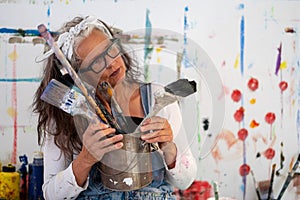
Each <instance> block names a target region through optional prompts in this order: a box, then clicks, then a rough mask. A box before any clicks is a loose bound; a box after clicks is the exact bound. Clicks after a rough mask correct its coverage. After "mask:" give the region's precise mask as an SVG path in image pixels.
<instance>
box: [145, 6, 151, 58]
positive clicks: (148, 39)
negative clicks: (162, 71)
mask: <svg viewBox="0 0 300 200" xmlns="http://www.w3.org/2000/svg"><path fill="white" fill-rule="evenodd" d="M149 14H150V10H149V9H147V11H146V24H145V26H146V33H145V47H144V50H145V53H144V60H146V59H147V57H148V54H149V53H150V51H149V49H150V48H149V46H150V43H151V32H152V24H151V21H150V18H149Z"/></svg>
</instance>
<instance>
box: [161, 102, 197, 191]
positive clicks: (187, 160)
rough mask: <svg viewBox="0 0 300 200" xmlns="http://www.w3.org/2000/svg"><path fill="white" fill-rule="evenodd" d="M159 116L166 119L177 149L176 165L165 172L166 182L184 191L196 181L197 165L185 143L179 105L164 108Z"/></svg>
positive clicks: (187, 143)
mask: <svg viewBox="0 0 300 200" xmlns="http://www.w3.org/2000/svg"><path fill="white" fill-rule="evenodd" d="M159 115H160V116H161V117H165V118H167V119H168V122H169V123H170V125H171V127H172V131H173V135H174V143H175V144H176V147H177V157H176V164H175V167H174V168H173V169H170V170H167V181H168V182H169V183H171V184H172V185H173V186H174V187H176V188H178V189H181V190H183V189H186V188H188V187H189V186H190V185H191V184H192V182H193V181H194V180H195V179H196V175H197V164H196V160H195V158H194V156H193V154H192V152H191V149H190V144H189V142H188V141H187V136H186V132H185V129H184V124H183V123H182V116H181V111H180V108H179V105H178V104H177V103H173V104H171V105H169V106H166V107H165V108H164V109H163V110H162V111H161V112H160V114H159Z"/></svg>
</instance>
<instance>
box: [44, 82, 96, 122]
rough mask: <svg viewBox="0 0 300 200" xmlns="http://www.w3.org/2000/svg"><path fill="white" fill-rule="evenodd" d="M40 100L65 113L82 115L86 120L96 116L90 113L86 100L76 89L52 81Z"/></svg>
mask: <svg viewBox="0 0 300 200" xmlns="http://www.w3.org/2000/svg"><path fill="white" fill-rule="evenodd" d="M41 99H42V100H43V101H45V102H47V103H49V104H51V105H53V106H55V107H58V108H60V109H61V110H63V111H65V112H66V113H69V114H71V115H72V116H74V115H84V116H85V117H87V118H88V119H92V118H93V117H95V116H97V115H96V114H95V113H93V112H92V111H91V109H90V108H89V105H88V103H87V102H86V98H85V97H84V96H83V95H82V94H81V93H80V92H78V91H76V89H70V88H69V86H67V85H65V84H63V83H61V82H59V81H58V80H56V79H52V80H51V81H50V82H49V84H48V85H47V87H46V88H45V90H44V92H43V94H42V96H41Z"/></svg>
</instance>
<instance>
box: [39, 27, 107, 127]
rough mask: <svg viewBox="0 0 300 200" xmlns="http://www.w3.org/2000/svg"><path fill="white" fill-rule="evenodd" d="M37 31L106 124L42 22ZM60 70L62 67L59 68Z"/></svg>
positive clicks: (95, 104)
mask: <svg viewBox="0 0 300 200" xmlns="http://www.w3.org/2000/svg"><path fill="white" fill-rule="evenodd" d="M38 31H39V32H40V34H41V36H42V37H43V38H44V39H45V40H46V41H47V43H48V44H49V46H50V47H51V49H52V50H53V52H54V53H55V55H56V57H57V58H58V60H59V61H60V62H61V64H62V66H63V67H64V69H65V70H66V71H67V73H68V74H69V75H70V76H71V78H72V79H73V81H74V83H75V84H76V85H77V87H78V88H79V89H80V90H81V92H82V94H83V95H84V96H85V98H86V99H87V101H88V103H89V104H90V105H91V106H92V107H93V108H94V109H95V111H96V114H97V115H98V116H99V117H100V118H101V120H102V121H104V122H105V123H106V124H107V123H108V122H107V119H106V118H105V116H104V114H103V113H102V111H101V109H100V108H99V107H98V105H97V103H96V101H95V99H93V97H92V96H91V95H90V94H89V92H88V90H87V88H86V87H85V85H84V83H83V82H82V81H81V79H80V78H79V76H78V75H77V73H76V72H75V70H74V69H73V68H72V66H71V64H70V63H69V62H68V60H67V59H66V57H65V55H64V54H63V53H62V51H61V50H60V48H59V47H58V45H57V43H56V42H55V41H54V39H53V38H52V36H51V34H50V32H49V31H48V30H47V28H46V26H45V25H44V24H40V25H39V26H38ZM60 70H61V72H62V70H63V69H60ZM63 73H65V71H64V70H63Z"/></svg>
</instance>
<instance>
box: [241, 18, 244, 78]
mask: <svg viewBox="0 0 300 200" xmlns="http://www.w3.org/2000/svg"><path fill="white" fill-rule="evenodd" d="M240 26H241V31H240V42H241V44H240V45H241V49H240V51H241V53H240V59H241V62H240V68H241V74H242V76H243V75H244V45H245V19H244V16H242V19H241V25H240Z"/></svg>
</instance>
